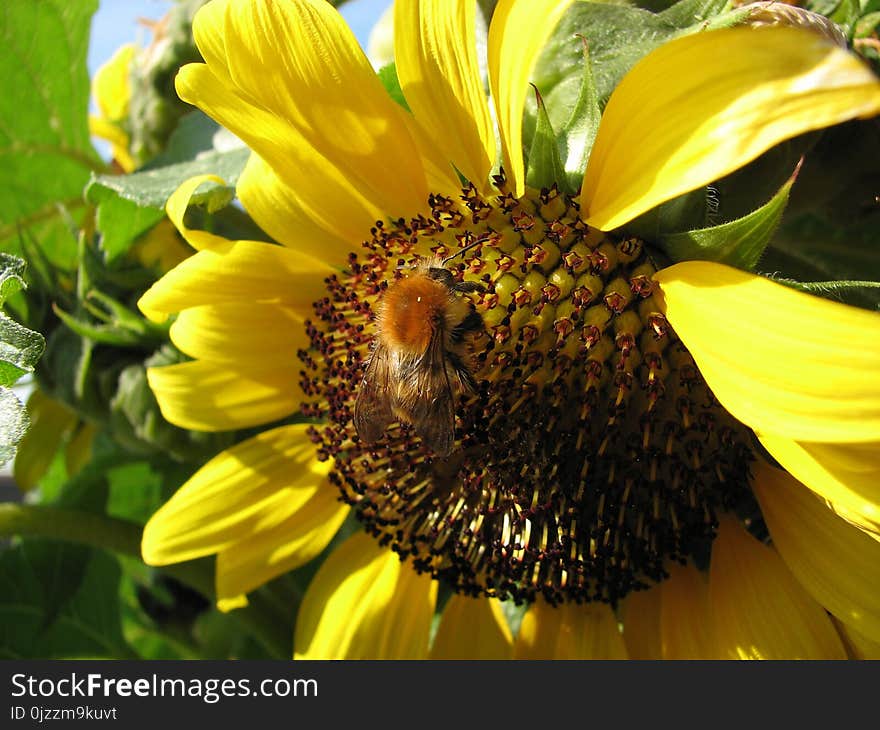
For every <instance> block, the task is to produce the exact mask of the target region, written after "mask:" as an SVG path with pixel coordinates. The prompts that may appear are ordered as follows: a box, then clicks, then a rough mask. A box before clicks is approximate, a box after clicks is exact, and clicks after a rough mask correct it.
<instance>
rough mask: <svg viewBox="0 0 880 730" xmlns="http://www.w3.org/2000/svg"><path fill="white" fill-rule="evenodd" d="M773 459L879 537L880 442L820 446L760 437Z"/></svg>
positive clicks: (761, 435)
mask: <svg viewBox="0 0 880 730" xmlns="http://www.w3.org/2000/svg"><path fill="white" fill-rule="evenodd" d="M758 438H759V439H760V440H761V443H762V444H763V445H764V446H765V448H766V449H767V451H769V452H770V453H771V454H772V455H773V457H774V458H775V459H776V460H777V461H778V462H779V463H780V464H781V465H782V466H783V467H784V468H785V470H786V471H788V472H789V473H790V474H792V476H794V477H795V478H797V479H798V480H799V481H800V482H802V483H803V484H805V485H806V486H808V487H809V488H810V489H812V490H813V491H814V492H816V494H819V495H821V496H822V497H823V498H824V499H827V500H828V501H829V502H831V503H832V505H833V507H834V509H835V510H837V511H838V513H839V514H841V515H842V516H845V517H846V519H848V520H850V521H851V522H853V523H855V524H857V525H859V527H861V528H863V529H865V530H871V531H872V532H874V533H880V442H876V441H875V442H869V443H864V444H821V443H810V442H806V441H793V440H792V439H788V438H784V437H781V436H769V435H763V434H758Z"/></svg>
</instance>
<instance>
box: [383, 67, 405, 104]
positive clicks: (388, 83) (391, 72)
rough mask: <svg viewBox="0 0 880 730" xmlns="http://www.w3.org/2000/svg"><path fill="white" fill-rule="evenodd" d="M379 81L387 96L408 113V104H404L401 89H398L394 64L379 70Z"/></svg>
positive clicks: (398, 84)
mask: <svg viewBox="0 0 880 730" xmlns="http://www.w3.org/2000/svg"><path fill="white" fill-rule="evenodd" d="M379 81H381V82H382V86H384V87H385V91H387V92H388V96H390V97H391V98H392V99H394V101H396V102H397V103H398V104H400V106H402V107H403V108H404V109H406V110H407V111H410V108H409V104H407V103H406V97H405V96H404V95H403V89H401V88H400V79H398V78H397V65H396V64H394V63H389V64H387V65H385V66H383V67H382V68H380V69H379Z"/></svg>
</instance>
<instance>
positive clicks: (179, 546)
mask: <svg viewBox="0 0 880 730" xmlns="http://www.w3.org/2000/svg"><path fill="white" fill-rule="evenodd" d="M307 429H308V426H307V425H306V424H295V425H292V426H281V427H279V428H274V429H271V430H269V431H264V432H263V433H261V434H259V435H257V436H254V437H253V438H250V439H248V440H246V441H243V442H241V443H240V444H236V445H235V446H233V447H232V448H230V449H227V450H226V451H223V452H221V453H220V454H218V455H217V456H215V457H214V458H213V459H211V460H210V461H209V462H208V463H207V464H205V465H204V466H203V467H202V468H201V469H199V470H198V471H197V472H196V473H195V474H193V476H191V477H190V478H189V479H188V480H187V482H186V483H185V484H184V485H183V486H182V487H180V489H178V490H177V491H176V492H175V493H174V496H172V497H171V499H170V500H168V502H166V503H165V504H164V505H163V506H162V507H161V508H160V509H159V510H158V511H157V512H156V513H155V514H154V515H153V516H152V517H151V518H150V521H149V522H148V523H147V525H146V527H144V534H143V540H142V543H141V552H142V554H143V558H144V562H146V563H149V564H150V565H167V564H168V563H179V562H182V561H184V560H191V559H193V558H198V557H201V556H203V555H211V554H213V553H218V552H221V551H223V550H226V549H227V548H229V547H230V546H234V545H235V544H236V543H238V542H240V541H244V540H249V539H253V537H254V536H255V535H258V534H260V533H261V532H263V531H271V530H273V529H274V528H276V527H277V526H278V525H280V524H284V523H285V522H286V521H287V520H288V519H290V517H291V516H292V515H294V514H295V513H296V512H297V511H298V510H299V509H301V508H302V507H303V506H304V505H306V504H307V503H308V502H309V500H311V499H312V498H314V496H315V495H316V494H317V493H318V492H320V491H325V492H327V493H328V494H331V495H333V496H334V498H335V495H336V493H337V491H336V489H334V488H333V487H332V486H330V485H329V484H328V483H327V473H328V472H329V470H330V462H326V461H325V462H320V461H318V460H317V458H316V454H315V447H314V445H313V444H312V443H311V441H309V438H308V436H307V434H306V431H307ZM288 537H294V536H293V535H288Z"/></svg>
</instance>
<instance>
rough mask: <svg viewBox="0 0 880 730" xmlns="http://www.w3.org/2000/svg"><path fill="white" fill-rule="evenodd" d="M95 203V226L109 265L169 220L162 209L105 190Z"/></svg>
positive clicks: (100, 190)
mask: <svg viewBox="0 0 880 730" xmlns="http://www.w3.org/2000/svg"><path fill="white" fill-rule="evenodd" d="M92 203H94V204H96V205H97V206H98V214H97V218H96V221H95V223H96V225H97V228H98V231H99V232H100V233H101V244H100V245H101V250H102V251H104V253H105V255H106V257H107V260H108V261H113V260H114V259H116V258H117V257H118V256H120V255H122V254H124V253H125V252H126V251H127V250H128V248H129V246H131V244H132V243H133V242H134V240H135V239H136V238H137V237H138V236H140V235H142V234H144V233H146V232H147V231H148V230H150V228H152V227H153V226H154V225H156V223H158V222H159V221H160V220H162V218H164V217H165V212H164V211H163V210H162V209H161V208H156V207H152V206H141V205H138V204H137V203H134V202H132V201H130V200H126V199H125V198H123V197H120V196H119V195H118V194H117V193H116V192H114V191H112V190H110V189H108V188H104V187H97V188H96V189H95V191H94V193H93V194H92Z"/></svg>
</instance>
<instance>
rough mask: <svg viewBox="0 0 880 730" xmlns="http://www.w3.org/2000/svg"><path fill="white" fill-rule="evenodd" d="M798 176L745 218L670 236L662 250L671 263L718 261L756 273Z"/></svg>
mask: <svg viewBox="0 0 880 730" xmlns="http://www.w3.org/2000/svg"><path fill="white" fill-rule="evenodd" d="M796 176H797V170H796V171H795V173H794V174H793V175H792V176H791V177H790V178H789V179H788V180H787V181H786V182H785V184H784V185H783V186H782V187H781V188H780V189H779V190H778V191H777V193H776V195H774V196H773V197H772V198H771V199H770V200H769V201H768V202H767V203H765V204H764V205H762V206H761V207H760V208H758V209H757V210H755V211H753V212H752V213H749V214H748V215H746V216H743V217H742V218H739V219H737V220H735V221H730V222H728V223H722V224H721V225H718V226H712V227H711V228H702V229H700V230H695V231H687V232H685V233H675V234H667V235H665V236H662V237H661V239H660V244H661V248H662V249H663V251H664V252H665V253H666V254H667V255H668V256H669V257H670V259H672V261H676V262H677V261H693V260H701V261H717V262H719V263H723V264H728V265H730V266H735V267H737V268H739V269H745V270H746V271H753V270H754V268H755V266H756V265H757V264H758V260H759V259H760V258H761V255H762V254H763V253H764V249H766V248H767V245H768V244H769V242H770V239H771V238H772V236H773V233H774V231H775V230H776V228H777V227H778V226H779V222H780V220H782V214H783V212H784V211H785V206H786V205H787V203H788V196H789V194H790V192H791V186H792V185H793V184H794V181H795V178H796Z"/></svg>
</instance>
